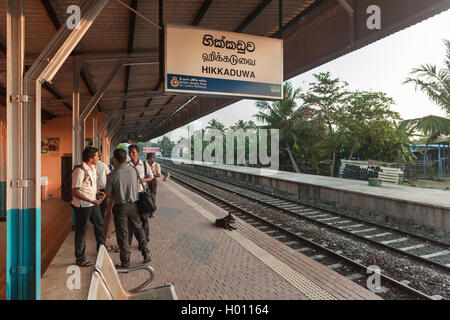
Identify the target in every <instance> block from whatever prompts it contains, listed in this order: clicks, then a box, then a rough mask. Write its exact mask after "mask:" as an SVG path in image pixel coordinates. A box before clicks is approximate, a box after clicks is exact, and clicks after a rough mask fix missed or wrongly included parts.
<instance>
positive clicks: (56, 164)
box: [41, 113, 104, 198]
mask: <svg viewBox="0 0 450 320" xmlns="http://www.w3.org/2000/svg"><path fill="white" fill-rule="evenodd" d="M103 119H104V113H97V129H98V128H99V127H100V126H101V124H102V121H103ZM92 125H93V120H92V116H91V117H89V118H88V119H87V121H86V138H91V139H92ZM41 137H42V138H59V151H58V152H48V153H46V154H42V155H41V161H42V162H41V167H42V169H41V175H42V176H47V177H48V193H49V195H52V196H53V197H55V198H59V197H60V196H61V192H60V190H58V189H59V188H60V186H61V157H62V156H63V155H64V154H67V155H71V154H72V116H66V117H58V118H54V119H52V120H50V121H46V123H45V124H42V126H41Z"/></svg>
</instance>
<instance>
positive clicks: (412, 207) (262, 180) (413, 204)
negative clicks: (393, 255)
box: [158, 158, 450, 239]
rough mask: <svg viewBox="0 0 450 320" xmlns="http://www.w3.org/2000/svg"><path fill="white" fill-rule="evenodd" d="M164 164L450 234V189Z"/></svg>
mask: <svg viewBox="0 0 450 320" xmlns="http://www.w3.org/2000/svg"><path fill="white" fill-rule="evenodd" d="M158 161H160V162H161V163H162V164H164V163H167V164H168V165H174V164H176V165H179V164H180V163H183V166H188V167H193V168H195V169H198V170H201V171H204V172H205V173H209V174H212V175H217V176H223V177H226V178H230V179H232V180H233V181H236V182H239V183H243V184H248V185H249V186H251V187H255V186H256V187H259V188H261V189H263V190H266V191H269V192H275V193H279V194H282V195H287V196H289V197H292V198H296V199H299V200H301V201H304V202H307V203H311V204H313V205H317V206H320V207H322V208H323V209H337V210H339V211H341V212H346V213H347V214H350V215H354V216H358V217H360V216H365V217H368V218H370V219H374V220H376V221H377V222H388V221H393V222H396V223H397V224H399V225H403V226H405V227H408V228H412V229H415V228H416V229H417V228H419V229H427V230H428V231H429V232H431V233H437V234H438V235H441V236H445V237H449V239H450V192H449V191H443V190H434V189H424V188H414V187H409V186H402V185H396V184H391V183H383V185H382V186H381V187H372V186H369V185H368V182H367V181H359V180H350V179H343V178H334V177H324V176H318V175H310V174H302V173H295V172H284V171H275V170H268V169H263V168H262V169H259V168H251V167H244V166H233V165H224V164H218V163H205V162H198V161H189V160H172V159H166V158H160V159H158Z"/></svg>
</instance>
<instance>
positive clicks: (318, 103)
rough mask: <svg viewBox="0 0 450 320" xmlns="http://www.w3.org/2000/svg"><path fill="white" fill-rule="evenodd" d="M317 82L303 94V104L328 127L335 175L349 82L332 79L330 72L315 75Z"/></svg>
mask: <svg viewBox="0 0 450 320" xmlns="http://www.w3.org/2000/svg"><path fill="white" fill-rule="evenodd" d="M314 78H315V82H312V83H310V88H309V90H308V91H307V92H306V93H305V94H302V96H301V97H302V99H303V101H304V103H303V106H304V107H307V108H309V109H311V110H313V119H315V120H317V121H319V122H321V123H323V124H324V125H325V127H326V128H327V135H326V136H325V137H324V142H325V145H326V146H327V147H328V149H329V150H330V154H331V163H330V175H331V176H334V170H335V165H336V156H337V151H338V148H339V145H340V140H339V136H338V134H337V132H336V129H337V127H338V126H339V124H340V121H341V115H340V110H341V107H342V106H343V105H344V104H345V102H346V99H347V97H348V95H349V92H348V91H347V89H346V87H347V86H348V84H347V83H346V82H343V81H341V80H340V79H339V78H335V79H332V78H331V74H330V72H321V73H319V74H315V75H314Z"/></svg>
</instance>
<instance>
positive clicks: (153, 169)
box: [147, 161, 161, 176]
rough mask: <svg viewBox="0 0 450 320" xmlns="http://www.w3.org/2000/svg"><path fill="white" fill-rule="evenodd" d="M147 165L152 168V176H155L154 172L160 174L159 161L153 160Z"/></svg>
mask: <svg viewBox="0 0 450 320" xmlns="http://www.w3.org/2000/svg"><path fill="white" fill-rule="evenodd" d="M147 164H148V162H147ZM149 166H150V168H151V169H152V173H153V176H155V175H156V174H159V175H161V166H160V165H159V163H156V161H153V164H152V165H150V164H149Z"/></svg>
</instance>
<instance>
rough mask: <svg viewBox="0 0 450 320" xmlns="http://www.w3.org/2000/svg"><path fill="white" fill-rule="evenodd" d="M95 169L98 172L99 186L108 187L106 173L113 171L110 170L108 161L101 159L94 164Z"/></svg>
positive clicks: (101, 187)
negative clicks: (104, 161)
mask: <svg viewBox="0 0 450 320" xmlns="http://www.w3.org/2000/svg"><path fill="white" fill-rule="evenodd" d="M93 167H95V171H96V172H97V187H98V188H99V189H100V190H101V189H105V187H106V175H107V174H108V173H110V172H111V170H109V168H108V165H107V164H106V163H103V162H101V161H100V160H99V161H98V162H97V164H96V165H94V166H93Z"/></svg>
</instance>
